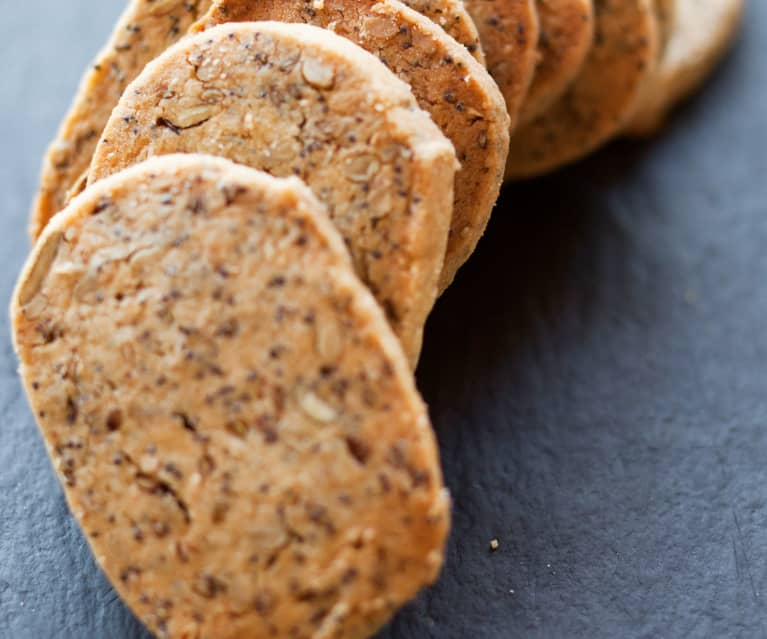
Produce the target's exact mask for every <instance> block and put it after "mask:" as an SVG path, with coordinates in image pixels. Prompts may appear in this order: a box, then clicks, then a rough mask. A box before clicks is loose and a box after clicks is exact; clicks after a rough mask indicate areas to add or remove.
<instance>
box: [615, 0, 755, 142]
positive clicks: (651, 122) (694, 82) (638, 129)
mask: <svg viewBox="0 0 767 639" xmlns="http://www.w3.org/2000/svg"><path fill="white" fill-rule="evenodd" d="M666 1H667V2H668V1H669V0H666ZM671 1H672V2H673V5H674V6H673V9H674V12H675V14H674V20H673V23H672V26H671V33H670V36H669V39H668V43H667V45H666V48H665V51H664V53H663V55H662V57H661V61H660V64H659V66H658V70H657V72H656V74H655V75H654V76H653V78H652V80H651V82H650V89H649V90H648V91H647V97H646V99H645V100H644V101H643V102H642V104H641V106H640V108H639V109H638V110H637V114H636V116H635V117H634V118H633V119H632V121H631V123H630V125H629V126H628V127H627V130H626V133H627V134H628V135H634V136H646V135H652V134H653V133H655V132H656V131H657V130H658V129H659V128H660V127H661V126H663V123H664V122H665V120H666V118H667V116H668V114H669V112H670V111H671V110H672V109H673V108H674V106H676V105H677V104H678V103H679V102H681V101H682V100H684V99H685V98H686V97H688V96H689V95H690V94H692V93H693V92H694V91H695V90H696V89H698V88H699V87H700V85H701V84H702V83H703V81H704V80H705V79H706V78H707V77H708V75H709V74H710V73H711V71H712V70H713V68H714V67H715V66H716V64H717V63H718V62H719V60H720V59H721V58H722V56H723V55H724V54H725V52H726V51H727V49H728V48H729V46H730V44H731V43H732V41H733V40H734V38H735V36H736V34H737V32H738V28H739V26H740V23H741V19H742V16H743V9H744V6H745V3H744V1H743V0H671Z"/></svg>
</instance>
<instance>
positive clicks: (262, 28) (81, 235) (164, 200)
mask: <svg viewBox="0 0 767 639" xmlns="http://www.w3.org/2000/svg"><path fill="white" fill-rule="evenodd" d="M176 151H183V152H184V154H183V155H177V154H176V153H175V152H176ZM200 151H202V152H207V153H208V154H209V155H208V156H200V155H199V154H198V152H200ZM211 155H219V156H221V155H224V156H228V157H230V158H232V159H235V160H237V161H238V162H239V164H231V163H230V162H229V161H228V160H223V159H213V158H212V157H210V156H211ZM152 156H164V157H152ZM147 158H150V159H149V160H148V161H146V162H144V160H147ZM245 165H248V166H247V167H246V166H245ZM254 166H257V167H260V168H264V169H267V170H268V171H269V172H270V173H276V174H283V175H295V176H300V177H303V178H305V179H306V182H307V183H308V184H309V186H311V187H312V190H313V192H314V194H315V195H316V198H317V199H315V196H312V195H310V191H309V190H308V189H307V188H306V187H305V186H303V185H302V184H301V183H300V182H299V181H298V180H297V179H296V178H292V181H290V182H280V179H279V178H274V177H269V176H267V175H266V174H261V173H258V172H255V171H254V169H253V168H251V167H254ZM456 168H457V163H456V157H455V151H454V148H453V145H452V144H451V143H450V141H449V140H448V139H447V138H446V137H445V136H444V135H443V133H442V132H441V131H440V129H439V128H438V127H437V126H436V125H435V124H434V122H433V121H432V119H431V118H430V116H429V114H428V113H427V112H426V111H424V110H422V109H421V108H420V106H419V104H418V102H417V101H416V100H415V98H414V97H413V94H412V93H411V91H410V88H409V87H408V85H406V84H405V83H403V82H402V81H401V80H399V79H398V78H397V77H396V76H395V75H394V74H393V73H392V71H391V70H389V69H388V68H387V67H386V66H385V65H383V64H382V63H381V62H380V61H379V60H378V59H377V58H376V57H375V56H373V55H371V54H369V53H367V52H365V51H364V50H362V49H361V48H360V47H358V46H356V45H355V44H353V43H351V42H349V40H347V39H344V38H341V37H340V36H337V35H335V34H332V33H330V32H328V31H327V30H324V29H319V28H316V27H314V26H307V25H299V24H286V23H279V22H242V23H227V24H223V25H219V26H216V27H212V28H210V29H208V30H206V31H205V32H204V33H201V34H199V35H197V36H194V37H190V38H187V39H185V40H183V41H182V42H179V43H177V44H176V45H174V46H173V47H171V48H170V49H168V50H167V51H165V52H164V53H163V54H162V55H161V56H159V57H158V58H157V59H156V60H154V61H153V62H151V63H150V64H149V65H148V66H147V67H146V68H145V69H144V71H143V72H142V73H141V74H140V75H139V77H138V78H137V79H136V80H135V81H134V82H133V83H132V84H131V85H130V86H129V87H128V89H127V90H126V92H125V93H124V95H123V97H122V98H121V100H120V103H119V104H118V106H117V108H116V109H115V111H114V113H113V114H112V117H111V118H110V120H109V122H108V123H107V125H106V128H105V130H104V133H103V135H102V139H101V141H100V143H99V144H98V146H97V150H96V153H95V155H94V157H93V161H92V163H91V167H90V171H89V174H88V179H87V187H86V188H85V189H84V190H83V191H82V192H81V193H79V194H78V195H76V196H74V197H73V199H72V200H71V201H70V202H69V204H68V206H67V207H65V209H63V210H62V211H61V212H59V213H58V214H57V215H56V216H54V217H53V218H52V220H51V221H50V223H49V224H48V225H47V226H46V228H45V230H44V231H43V233H42V235H41V237H40V239H39V240H38V242H37V244H36V247H35V250H34V252H33V255H32V256H31V258H30V260H29V263H28V265H27V266H26V267H25V270H24V272H23V273H22V276H21V279H20V284H19V286H18V288H17V291H16V293H15V296H14V306H13V315H14V319H13V325H14V337H15V345H16V349H17V352H18V354H19V357H20V360H21V362H22V366H21V372H22V377H23V379H24V383H25V387H26V390H27V392H28V394H29V397H30V401H31V404H32V406H33V408H34V411H35V414H36V416H37V419H38V423H39V425H40V428H41V430H42V432H43V434H44V437H45V440H46V443H47V445H48V450H49V452H50V454H51V457H52V459H53V461H54V465H55V467H56V468H57V470H58V472H59V475H60V478H61V480H62V483H63V485H64V487H65V490H66V493H67V498H68V500H69V503H70V505H71V507H72V510H73V513H74V514H75V516H76V517H77V519H78V521H79V523H80V525H81V526H82V528H83V530H84V532H85V534H86V536H87V538H88V540H89V542H90V544H91V546H92V548H93V550H94V553H95V555H96V557H97V559H98V560H99V562H100V564H101V565H102V566H103V567H104V570H105V572H106V573H107V575H108V576H109V577H110V579H111V580H112V582H113V583H114V584H115V586H116V587H117V589H118V591H119V592H120V594H121V595H122V596H123V597H124V598H125V600H126V602H127V603H128V604H129V605H130V606H131V608H132V609H133V610H134V611H135V612H136V614H137V615H138V616H139V617H140V618H141V619H142V621H144V623H145V624H146V625H147V626H148V627H149V628H150V629H151V630H152V631H153V632H155V633H156V634H157V635H158V636H160V637H177V636H189V635H188V633H191V636H201V637H206V636H207V637H227V636H232V637H233V636H242V635H243V634H248V636H278V637H279V636H285V637H288V636H290V637H304V636H306V637H309V636H339V637H365V636H368V635H369V634H371V633H372V632H374V631H375V629H376V628H378V627H379V626H380V625H381V624H382V623H384V622H385V621H386V619H388V618H389V617H390V616H391V614H393V613H394V612H395V611H396V609H397V608H398V607H399V606H400V605H402V604H403V603H404V602H405V601H407V600H408V599H409V598H410V597H412V596H413V595H414V594H415V593H416V592H417V590H418V589H419V588H420V587H422V586H423V585H425V584H427V583H429V582H430V581H431V580H433V579H434V578H435V577H436V574H437V573H438V571H439V567H440V566H441V563H442V556H443V547H444V541H445V537H446V533H447V528H448V519H449V501H448V498H447V495H446V493H445V491H444V488H443V484H442V479H441V474H440V469H439V464H438V453H437V449H436V445H435V442H434V437H433V433H432V431H431V428H430V425H429V420H428V415H427V413H426V410H425V407H424V406H423V403H422V401H421V400H420V398H419V397H418V395H417V392H416V390H415V384H414V380H413V375H412V372H411V371H410V370H409V368H410V366H411V365H412V364H413V363H414V362H415V361H416V359H417V353H418V349H419V348H420V337H421V331H422V326H423V321H424V318H425V316H426V314H427V313H428V310H429V309H430V308H431V304H433V301H434V299H435V297H436V293H437V288H438V282H439V277H440V273H441V272H442V266H443V262H444V257H445V248H446V245H447V238H448V232H449V227H450V222H451V219H452V215H451V212H452V204H453V182H454V174H455V171H456ZM371 292H372V295H371ZM374 300H375V301H374ZM396 338H399V341H398V340H397V339H396ZM125 549H130V552H125Z"/></svg>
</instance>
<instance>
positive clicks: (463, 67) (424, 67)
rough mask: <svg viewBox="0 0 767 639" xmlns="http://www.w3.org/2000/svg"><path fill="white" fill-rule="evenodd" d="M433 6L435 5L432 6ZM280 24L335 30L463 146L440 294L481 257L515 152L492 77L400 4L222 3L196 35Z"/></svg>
mask: <svg viewBox="0 0 767 639" xmlns="http://www.w3.org/2000/svg"><path fill="white" fill-rule="evenodd" d="M432 6H433V3H432ZM259 20H277V21H279V22H291V23H293V22H295V23H307V24H312V25H314V26H318V27H323V28H326V29H331V30H332V31H333V32H334V33H336V34H338V35H340V36H343V37H344V38H347V39H349V40H351V41H352V42H354V43H356V44H358V45H360V46H361V47H362V48H364V49H366V50H367V51H369V52H370V53H372V54H374V55H375V56H377V57H378V58H379V59H380V60H382V61H383V62H384V63H385V64H386V66H387V67H388V68H389V69H391V71H393V72H394V73H395V74H396V75H397V76H398V77H400V78H401V79H402V80H404V81H405V82H406V83H407V84H409V85H410V88H411V90H412V92H413V95H414V96H415V98H416V99H417V100H418V103H419V105H420V106H421V108H423V109H424V110H425V111H427V112H428V113H429V114H430V115H431V117H432V119H433V120H434V122H436V124H437V125H438V126H439V127H440V129H441V130H442V132H443V133H444V134H445V135H446V136H447V137H448V138H449V139H450V141H451V142H452V143H453V146H454V147H455V151H456V156H457V158H458V161H459V162H460V163H461V169H460V170H459V171H458V173H457V174H456V177H455V198H454V205H453V218H452V222H451V227H450V237H449V239H448V245H447V252H446V254H445V264H444V267H443V272H442V275H441V277H440V290H444V289H445V288H447V286H448V285H449V284H450V283H451V282H452V280H453V278H454V277H455V274H456V273H457V271H458V269H459V268H460V267H461V266H462V265H463V264H464V263H465V262H466V260H467V259H468V258H469V256H470V255H471V254H472V252H473V251H474V249H475V247H476V245H477V242H478V241H479V238H480V237H481V236H482V233H483V232H484V230H485V228H486V226H487V223H488V220H489V219H490V214H491V212H492V210H493V206H494V205H495V202H496V200H497V198H498V193H499V191H500V187H501V183H502V181H503V170H504V166H505V163H506V156H507V155H508V148H509V133H508V131H509V118H508V115H507V113H506V108H505V105H504V100H503V96H502V95H501V93H500V91H499V90H498V87H497V85H496V84H495V82H493V79H492V78H491V77H490V75H489V74H488V73H487V71H486V70H485V69H484V68H483V67H482V66H481V65H480V64H479V63H478V62H476V61H475V60H474V59H472V57H471V55H470V54H469V53H468V52H467V51H466V50H465V48H464V47H462V46H460V45H459V44H458V43H457V42H456V41H455V40H454V39H452V38H450V37H448V36H446V35H445V33H444V31H443V30H442V29H441V28H439V27H438V26H437V25H435V24H434V23H433V22H432V21H431V20H430V19H428V18H425V17H424V16H422V15H421V14H420V13H418V12H416V11H413V10H412V9H409V8H408V7H406V6H405V5H404V4H403V3H401V2H398V1H397V0H383V1H381V0H324V2H323V4H322V5H321V6H319V5H315V4H307V3H306V2H304V1H303V0H264V1H262V2H257V3H253V2H251V1H250V0H219V1H218V2H216V3H215V5H214V7H213V8H212V9H211V11H210V12H209V13H208V15H207V16H205V17H204V18H203V19H202V20H201V21H200V23H199V24H198V25H195V27H193V28H194V29H202V28H204V27H206V26H212V25H217V24H221V23H224V22H230V21H238V22H239V21H242V22H247V21H259Z"/></svg>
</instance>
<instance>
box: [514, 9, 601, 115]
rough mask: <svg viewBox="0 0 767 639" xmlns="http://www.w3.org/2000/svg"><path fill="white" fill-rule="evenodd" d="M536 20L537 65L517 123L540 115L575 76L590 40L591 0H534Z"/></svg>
mask: <svg viewBox="0 0 767 639" xmlns="http://www.w3.org/2000/svg"><path fill="white" fill-rule="evenodd" d="M536 7H537V8H538V19H539V21H540V29H541V34H540V40H539V42H538V55H539V61H538V65H537V66H536V67H535V76H533V81H532V84H531V85H530V90H529V91H528V92H527V97H526V98H525V103H524V104H523V106H522V114H521V115H520V117H519V121H520V123H521V124H525V123H527V122H530V120H533V119H535V118H536V117H538V116H539V115H541V114H542V113H543V112H544V111H546V109H548V108H549V107H550V106H551V105H552V104H553V103H554V102H556V101H557V99H558V98H559V97H560V96H561V95H562V94H563V93H564V92H565V91H566V90H567V89H568V88H569V87H570V85H571V84H572V83H573V80H575V78H576V77H577V76H578V74H579V72H580V70H581V67H582V66H583V62H584V60H585V59H586V56H587V55H588V53H589V50H590V49H591V45H592V44H593V42H594V3H593V0H536Z"/></svg>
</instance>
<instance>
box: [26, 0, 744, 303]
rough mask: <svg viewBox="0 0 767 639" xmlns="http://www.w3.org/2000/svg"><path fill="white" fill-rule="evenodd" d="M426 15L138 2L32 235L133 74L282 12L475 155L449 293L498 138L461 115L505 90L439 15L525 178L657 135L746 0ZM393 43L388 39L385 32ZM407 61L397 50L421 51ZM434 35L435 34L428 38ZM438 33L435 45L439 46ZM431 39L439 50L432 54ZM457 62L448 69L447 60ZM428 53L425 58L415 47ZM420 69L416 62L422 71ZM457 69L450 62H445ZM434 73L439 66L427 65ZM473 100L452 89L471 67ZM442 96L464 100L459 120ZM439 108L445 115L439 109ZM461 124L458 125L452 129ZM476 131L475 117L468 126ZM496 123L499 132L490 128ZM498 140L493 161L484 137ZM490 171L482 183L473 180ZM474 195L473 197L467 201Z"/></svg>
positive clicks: (372, 4) (292, 0)
mask: <svg viewBox="0 0 767 639" xmlns="http://www.w3.org/2000/svg"><path fill="white" fill-rule="evenodd" d="M404 4H406V5H407V6H408V7H409V8H410V9H411V10H416V11H418V12H420V13H421V14H422V15H423V16H426V17H428V18H430V20H421V21H419V20H417V19H415V20H414V18H413V16H412V15H409V16H408V15H406V13H407V11H403V7H402V5H401V4H400V3H399V2H398V0H384V1H383V2H379V1H376V0H365V1H364V2H349V1H348V0H323V1H322V2H317V1H313V2H308V1H306V0H271V1H270V2H253V1H252V0H196V1H194V2H190V1H188V0H130V2H129V5H128V7H127V9H126V10H125V12H124V14H123V16H122V17H121V19H120V21H119V22H118V25H117V27H116V28H115V31H114V33H113V34H112V36H111V38H110V39H109V42H108V43H107V45H106V46H105V48H104V50H103V51H102V52H101V53H100V54H99V56H98V58H97V61H96V63H95V64H94V66H93V68H92V69H90V70H89V71H88V73H87V74H86V76H85V77H84V79H83V82H82V86H81V89H80V91H79V93H78V95H77V96H76V98H75V101H74V103H73V105H72V107H71V109H70V112H69V113H68V115H67V117H66V118H65V119H64V121H63V123H62V125H61V127H60V130H59V132H58V134H57V137H56V139H55V140H54V141H53V143H52V144H51V146H50V148H49V151H48V153H47V154H46V157H45V159H44V162H43V170H42V175H41V183H40V188H39V191H38V196H37V198H36V200H35V203H34V206H33V210H32V219H31V224H30V232H31V234H32V237H33V239H34V238H36V237H37V236H38V235H39V233H40V232H41V230H42V229H43V228H44V226H45V224H46V223H47V222H48V220H49V219H50V217H51V216H52V215H53V214H55V212H56V211H58V210H60V209H61V208H62V207H63V205H64V204H65V202H66V199H67V194H68V193H72V192H77V191H78V190H79V189H80V188H81V187H82V183H83V182H84V180H85V179H86V176H87V169H88V166H89V164H90V161H91V157H92V155H93V152H94V149H95V147H96V144H97V142H98V140H99V139H100V137H101V133H102V131H103V128H104V126H105V124H106V122H107V120H108V118H109V115H110V114H111V112H112V109H113V107H114V106H115V105H116V104H117V102H118V99H119V97H120V95H121V94H122V93H123V91H124V89H125V88H126V86H127V84H128V83H129V82H130V81H132V80H133V79H134V78H135V77H136V75H137V74H138V73H139V72H140V71H141V70H142V69H143V68H144V66H145V65H146V64H147V63H148V62H149V61H151V60H152V59H153V58H154V57H156V56H157V55H159V54H160V53H161V52H162V51H164V50H165V49H167V48H168V47H169V46H170V45H171V44H173V43H175V42H176V41H178V40H179V39H180V38H181V37H183V36H184V35H185V34H186V33H187V31H188V30H189V29H190V28H191V29H192V30H199V28H201V26H200V25H201V24H202V25H210V24H215V23H218V22H222V21H224V22H230V21H241V20H265V19H278V20H283V21H291V22H306V23H310V24H315V25H317V26H324V27H328V28H332V29H334V30H335V31H336V32H337V33H339V34H341V35H343V36H345V37H348V38H350V39H352V40H353V41H355V42H357V43H358V44H360V45H361V46H363V47H364V48H367V49H368V50H370V51H371V52H373V53H374V54H377V55H379V57H380V58H381V59H383V60H384V61H385V62H386V63H387V64H393V65H394V68H395V71H396V72H397V73H399V74H401V75H402V76H403V77H404V78H405V79H406V80H407V81H409V82H411V84H413V87H414V92H415V93H416V97H417V98H418V99H419V101H420V102H421V104H422V106H424V107H426V108H427V109H428V110H430V111H431V112H432V114H433V115H435V119H436V120H437V121H438V123H439V124H440V125H441V126H443V130H445V132H446V133H448V137H451V139H453V141H454V143H456V148H457V151H458V156H459V159H460V160H461V161H462V162H463V163H464V164H465V165H466V166H465V167H464V169H463V175H461V176H460V178H459V180H458V182H457V184H458V186H457V192H456V223H455V224H454V227H455V228H454V229H453V231H452V233H451V237H450V244H449V248H448V251H449V256H448V259H447V264H448V266H447V267H446V269H445V273H444V275H443V278H442V283H441V288H442V289H444V288H445V287H446V286H447V285H448V284H449V283H450V281H451V280H452V277H453V276H454V274H455V272H456V270H457V268H458V266H459V265H460V264H461V263H462V261H463V260H465V259H466V257H467V255H468V254H470V253H471V250H472V249H473V247H474V245H475V244H476V239H477V238H478V237H479V235H481V232H482V230H483V229H484V226H485V224H486V222H487V211H488V203H489V202H492V201H493V200H494V198H495V195H496V194H497V190H496V186H495V184H496V182H497V180H496V175H497V172H498V166H497V163H498V161H499V156H501V155H503V138H502V136H496V135H492V134H493V131H492V130H491V129H492V128H493V127H492V126H491V127H490V130H488V131H485V132H483V131H475V134H476V135H465V136H461V135H460V132H461V131H462V130H463V128H462V125H465V124H466V123H467V122H468V123H469V124H473V125H476V122H477V121H478V119H479V120H481V119H482V118H484V117H487V116H488V113H490V115H491V118H490V119H491V123H493V124H494V123H497V121H498V120H499V119H500V118H501V116H500V115H499V114H498V113H497V109H498V104H499V99H498V94H497V92H494V91H493V87H492V86H491V83H488V81H487V78H486V77H484V76H483V75H482V73H481V72H480V71H478V69H477V65H473V64H471V63H469V62H467V61H466V60H465V57H466V56H465V55H462V54H461V53H456V50H457V49H456V47H455V46H453V47H450V46H446V45H445V43H444V39H443V38H440V37H436V38H435V36H434V33H433V31H434V29H435V27H434V25H435V24H438V25H439V26H440V27H442V29H444V33H443V34H442V35H443V36H444V35H447V36H452V38H454V39H455V42H454V41H453V40H450V42H451V43H453V44H455V43H456V42H460V43H461V44H463V45H464V46H465V47H466V49H467V50H468V51H469V52H470V54H471V55H472V56H473V57H474V58H476V60H477V61H478V63H484V62H486V63H487V66H488V69H489V72H490V74H491V76H492V77H493V79H494V80H495V81H496V82H497V84H498V87H499V91H500V93H501V95H502V97H503V101H504V102H505V104H506V109H507V112H508V114H509V120H508V125H509V127H510V131H511V133H512V134H513V139H512V143H511V154H510V156H509V158H508V163H507V166H506V171H505V176H506V178H507V179H519V178H527V177H531V176H535V175H539V174H541V173H545V172H548V171H551V170H554V169H556V168H558V167H560V166H562V165H565V164H568V163H571V162H573V161H575V160H578V159H580V158H581V157H583V156H584V155H587V154H588V153H590V152H592V151H594V150H595V149H597V148H599V147H600V146H602V145H603V144H605V143H606V142H607V141H609V140H611V139H612V138H614V137H615V136H617V135H620V134H621V133H626V134H629V135H637V134H640V135H642V134H648V133H652V132H653V131H655V130H656V129H657V128H658V126H659V125H660V124H661V123H662V121H663V119H664V116H665V114H667V113H668V111H669V110H670V109H671V107H673V105H675V104H676V103H678V102H679V101H680V100H681V99H683V98H684V97H686V96H687V95H688V94H689V93H691V92H692V91H693V90H694V89H695V88H696V87H697V86H698V85H699V84H700V83H701V81H702V80H703V79H704V78H705V77H706V76H707V74H708V73H709V72H710V70H711V68H712V67H713V66H714V64H715V62H716V61H717V60H718V59H719V58H720V57H721V54H722V52H723V51H724V50H725V49H726V47H727V44H728V43H729V42H731V40H732V38H733V35H734V33H735V32H736V30H737V25H738V22H739V17H740V16H741V14H742V9H743V5H744V0H707V1H706V2H703V3H700V2H697V0H466V6H465V7H464V5H463V4H462V3H461V0H406V2H405V3H404ZM389 39H393V40H394V41H393V42H388V43H387V40H389ZM424 40H426V41H427V43H426V46H421V47H417V48H416V49H415V51H413V52H411V55H410V59H409V60H408V61H406V62H404V63H402V64H400V57H401V56H400V55H398V51H397V48H398V47H400V48H402V49H404V48H405V47H408V48H409V47H413V46H414V45H417V44H418V43H419V42H420V43H421V44H422V45H423V44H425V43H424V42H423V41H424ZM429 40H431V42H429ZM434 42H437V43H438V45H437V46H435V45H434ZM436 49H438V50H439V51H438V52H437V51H436ZM437 53H442V54H444V57H443V58H442V60H444V61H452V60H454V59H456V57H454V56H457V60H456V64H455V66H454V67H453V68H448V69H447V70H445V69H441V70H439V71H438V70H437V69H438V68H439V59H438V57H437ZM413 54H418V55H420V56H423V58H422V59H418V58H417V57H416V56H415V55H413ZM413 65H415V67H416V68H417V69H419V71H420V78H418V77H417V76H418V75H419V73H417V72H415V71H414V70H413ZM449 66H451V65H449ZM429 70H433V71H434V73H433V74H429ZM464 70H465V72H466V77H468V78H470V82H471V83H472V84H473V87H472V89H471V90H470V91H468V93H469V94H470V96H471V97H473V98H474V100H475V101H477V100H479V101H480V102H483V104H484V106H485V109H476V108H475V105H474V104H472V103H471V100H466V101H464V98H466V93H467V92H466V91H462V92H461V93H462V94H463V95H456V93H455V91H454V89H455V88H458V87H461V86H462V84H461V82H460V81H458V80H457V78H456V76H457V75H460V73H461V72H462V71H464ZM443 100H444V101H445V102H447V103H448V104H449V103H450V102H452V104H453V105H454V106H455V107H456V110H458V109H460V108H464V113H465V115H464V117H463V118H460V117H456V115H455V113H450V109H449V108H447V107H446V106H445V105H444V104H443V105H442V108H441V109H440V108H439V106H440V105H439V103H440V102H441V101H443ZM440 114H441V120H440V119H439V117H437V116H438V115H440ZM451 122H452V125H451ZM472 128H474V129H476V128H477V127H476V126H473V127H470V128H469V130H471V129H472ZM488 133H490V134H491V135H488ZM488 140H490V141H491V142H490V143H491V145H492V141H495V146H494V150H495V151H496V152H495V154H494V155H493V156H492V157H487V154H486V153H484V152H483V151H484V149H483V147H484V146H485V145H486V144H488ZM483 174H484V175H485V179H481V178H479V177H477V176H479V175H483ZM472 202H474V203H475V204H474V205H473V206H472V204H471V203H472Z"/></svg>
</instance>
